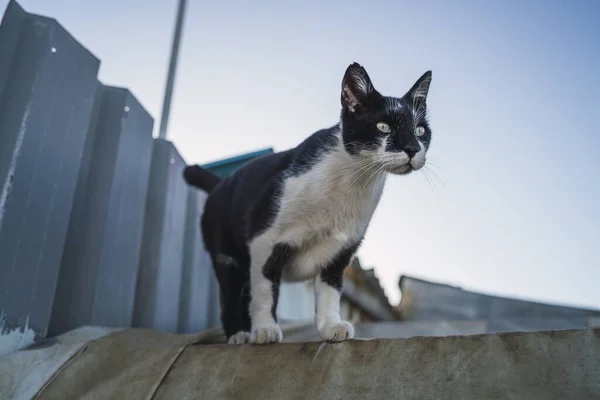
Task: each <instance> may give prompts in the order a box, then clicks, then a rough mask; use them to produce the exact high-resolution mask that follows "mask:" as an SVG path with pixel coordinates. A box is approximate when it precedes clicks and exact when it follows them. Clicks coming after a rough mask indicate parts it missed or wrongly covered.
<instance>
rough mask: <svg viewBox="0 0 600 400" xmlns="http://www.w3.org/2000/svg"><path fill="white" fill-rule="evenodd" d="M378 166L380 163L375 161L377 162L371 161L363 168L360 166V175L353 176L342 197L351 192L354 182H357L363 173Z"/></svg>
mask: <svg viewBox="0 0 600 400" xmlns="http://www.w3.org/2000/svg"><path fill="white" fill-rule="evenodd" d="M379 166H380V164H379V163H377V162H375V161H373V162H372V163H370V164H368V166H367V167H365V168H362V169H361V171H362V172H361V174H360V175H358V177H356V178H355V179H354V180H353V181H352V183H351V184H350V185H348V186H347V187H346V189H345V190H344V197H345V196H348V195H349V194H351V193H352V189H353V188H354V185H355V184H356V183H357V182H358V181H359V180H360V178H362V177H363V176H364V175H365V174H367V173H370V172H371V171H373V170H375V169H376V168H377V167H379Z"/></svg>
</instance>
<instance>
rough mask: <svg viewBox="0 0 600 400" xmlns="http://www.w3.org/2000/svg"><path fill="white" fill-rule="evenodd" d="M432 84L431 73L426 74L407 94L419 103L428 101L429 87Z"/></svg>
mask: <svg viewBox="0 0 600 400" xmlns="http://www.w3.org/2000/svg"><path fill="white" fill-rule="evenodd" d="M430 84H431V71H427V72H425V73H424V74H423V75H421V77H420V78H419V79H418V80H417V82H416V83H415V84H414V85H413V87H412V88H410V90H409V91H408V93H406V96H408V97H410V98H411V99H414V100H417V101H425V100H427V94H428V93H429V85H430Z"/></svg>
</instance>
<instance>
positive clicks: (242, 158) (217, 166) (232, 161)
mask: <svg viewBox="0 0 600 400" xmlns="http://www.w3.org/2000/svg"><path fill="white" fill-rule="evenodd" d="M271 153H273V148H272V147H269V148H267V149H263V150H258V151H254V152H252V153H246V154H242V155H239V156H235V157H231V158H226V159H224V160H219V161H215V162H211V163H208V164H204V165H202V166H201V167H202V168H205V169H207V170H209V171H210V172H212V173H213V174H215V175H217V176H218V177H219V178H225V177H226V176H229V175H231V174H233V173H234V172H235V171H236V170H237V169H238V168H240V167H241V166H242V165H244V164H246V163H247V162H248V161H251V160H253V159H255V158H258V157H261V156H264V155H266V154H271Z"/></svg>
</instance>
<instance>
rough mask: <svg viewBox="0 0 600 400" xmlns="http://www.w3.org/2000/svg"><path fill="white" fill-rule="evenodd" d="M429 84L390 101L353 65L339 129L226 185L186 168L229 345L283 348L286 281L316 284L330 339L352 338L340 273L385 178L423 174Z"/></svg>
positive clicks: (424, 79) (320, 318)
mask: <svg viewBox="0 0 600 400" xmlns="http://www.w3.org/2000/svg"><path fill="white" fill-rule="evenodd" d="M430 83H431V71H427V72H426V73H425V74H423V76H421V77H420V78H419V79H418V80H417V82H416V83H415V84H414V85H413V87H412V88H411V89H410V90H409V91H408V92H407V93H406V94H405V95H404V96H403V97H401V98H396V97H386V96H383V95H381V94H380V93H379V92H378V91H377V90H375V88H374V87H373V84H372V83H371V79H370V78H369V76H368V75H367V72H366V71H365V69H364V68H363V67H361V66H360V65H359V64H357V63H353V64H351V65H350V66H349V67H348V69H347V70H346V73H345V75H344V78H343V81H342V92H341V102H342V111H341V117H340V122H339V123H338V124H336V125H335V126H333V127H331V128H328V129H323V130H320V131H318V132H316V133H314V134H312V135H311V136H310V137H308V138H307V139H306V140H305V141H304V142H302V143H300V145H298V146H297V147H295V148H293V149H290V150H287V151H282V152H279V153H274V154H269V155H266V156H262V157H260V158H257V159H255V160H253V161H251V162H249V163H247V164H246V165H244V166H243V167H241V168H240V169H239V170H237V171H236V172H235V173H234V174H233V175H232V176H230V177H227V178H225V179H223V180H220V179H219V178H217V177H215V176H214V175H212V174H211V173H210V172H208V171H206V170H204V169H202V168H201V167H199V166H197V165H195V166H189V167H186V169H185V171H184V177H185V179H186V181H187V182H188V183H189V184H190V185H193V186H196V187H198V188H200V189H202V190H205V191H207V192H209V193H210V194H209V196H208V198H207V200H206V205H205V209H204V214H203V217H202V222H201V225H202V233H203V237H204V243H205V247H206V249H207V251H208V252H209V253H210V256H211V258H212V261H213V266H214V269H215V272H216V275H217V279H218V281H219V286H220V290H221V320H222V323H223V329H224V331H225V334H226V336H227V339H228V342H229V343H231V344H241V343H247V342H250V343H256V344H266V343H274V342H280V341H281V340H282V333H281V329H280V327H279V326H278V324H277V318H276V309H277V300H278V296H279V286H280V282H281V281H282V280H284V281H301V280H308V279H314V284H315V285H314V287H315V303H316V318H315V322H316V327H317V331H318V333H319V335H320V337H321V338H322V339H323V340H326V341H333V342H338V341H344V340H347V339H350V338H352V337H353V336H354V328H353V326H352V325H351V324H350V323H349V322H346V321H342V320H341V318H340V291H341V288H342V278H343V272H344V269H345V268H346V267H347V266H348V265H349V264H350V262H351V260H352V257H353V256H354V254H355V252H356V251H357V249H358V247H359V246H360V243H361V241H362V240H363V238H364V236H365V232H366V231H367V227H368V225H369V222H370V220H371V217H372V216H373V212H374V211H375V208H376V207H377V204H378V202H379V199H380V197H381V193H382V191H383V186H384V183H385V180H386V175H387V173H392V174H396V175H405V174H408V173H410V172H412V171H415V170H418V169H420V168H422V167H423V166H424V165H425V160H426V153H427V150H428V149H429V144H430V141H431V130H430V128H429V124H428V122H427V108H426V99H427V94H428V91H429V85H430Z"/></svg>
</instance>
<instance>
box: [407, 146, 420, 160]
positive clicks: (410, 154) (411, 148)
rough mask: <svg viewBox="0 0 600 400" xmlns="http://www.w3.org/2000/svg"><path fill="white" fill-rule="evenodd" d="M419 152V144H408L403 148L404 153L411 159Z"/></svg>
mask: <svg viewBox="0 0 600 400" xmlns="http://www.w3.org/2000/svg"><path fill="white" fill-rule="evenodd" d="M419 150H421V147H420V146H419V144H418V143H417V144H408V145H406V147H404V152H405V153H406V155H408V157H409V158H413V157H414V156H415V154H417V153H418V152H419Z"/></svg>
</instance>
